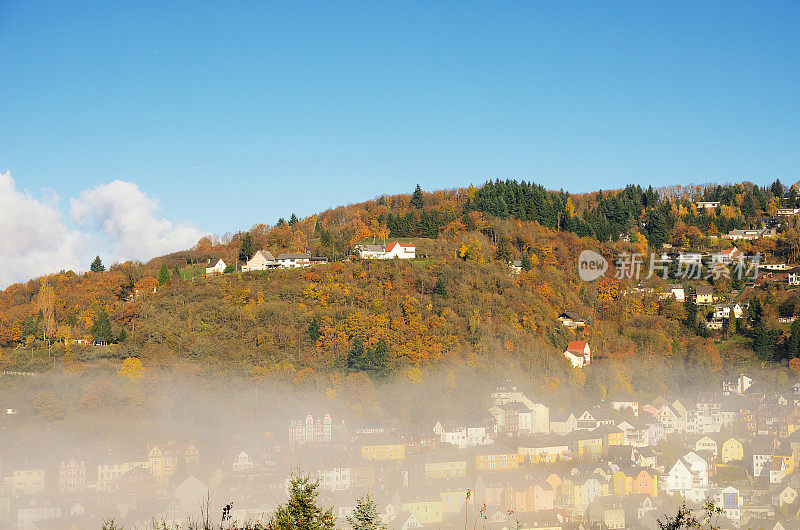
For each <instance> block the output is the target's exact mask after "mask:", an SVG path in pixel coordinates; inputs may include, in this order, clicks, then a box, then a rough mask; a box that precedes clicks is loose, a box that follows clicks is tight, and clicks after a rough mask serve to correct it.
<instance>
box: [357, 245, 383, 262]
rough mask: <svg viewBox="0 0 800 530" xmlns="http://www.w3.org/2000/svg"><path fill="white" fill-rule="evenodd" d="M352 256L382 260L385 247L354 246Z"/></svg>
mask: <svg viewBox="0 0 800 530" xmlns="http://www.w3.org/2000/svg"><path fill="white" fill-rule="evenodd" d="M354 254H355V255H356V256H358V257H359V258H361V259H383V256H384V254H386V247H384V246H383V245H356V248H355V249H354Z"/></svg>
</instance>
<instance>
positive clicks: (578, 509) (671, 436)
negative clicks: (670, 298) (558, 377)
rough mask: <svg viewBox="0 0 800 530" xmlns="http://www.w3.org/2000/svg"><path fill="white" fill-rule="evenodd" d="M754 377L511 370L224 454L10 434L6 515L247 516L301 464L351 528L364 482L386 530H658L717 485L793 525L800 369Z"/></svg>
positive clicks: (289, 425)
mask: <svg viewBox="0 0 800 530" xmlns="http://www.w3.org/2000/svg"><path fill="white" fill-rule="evenodd" d="M586 347H588V344H586V343H585V342H584V343H580V342H577V341H576V343H574V344H573V343H571V345H570V347H569V348H568V350H569V351H571V352H573V353H576V354H581V353H587V352H586V349H585V348H586ZM757 387H758V383H757V382H755V381H754V380H753V379H752V378H750V377H749V376H747V375H744V374H740V375H739V376H736V377H731V378H730V379H725V380H724V382H723V384H722V388H721V389H720V390H717V391H715V390H714V389H710V388H708V389H703V390H702V391H698V392H694V393H692V394H691V395H689V396H680V397H676V396H668V395H662V396H647V398H646V399H644V398H642V399H643V400H642V401H640V399H639V398H638V397H637V396H635V395H632V394H622V395H615V396H611V397H609V398H608V399H602V400H601V399H595V400H588V401H585V402H583V403H574V404H565V403H563V402H561V403H553V402H548V401H547V396H546V395H541V396H539V397H533V396H534V394H532V393H526V392H523V391H522V390H521V389H520V388H519V387H518V386H517V385H516V384H514V383H513V382H512V381H504V382H502V383H501V384H499V385H497V386H496V387H495V388H494V390H493V391H489V392H486V394H484V395H483V399H482V404H480V405H478V406H477V407H475V408H469V409H461V408H459V409H458V410H457V411H453V412H451V413H448V412H440V413H439V414H438V415H437V416H435V417H432V418H431V419H430V420H431V421H429V422H427V423H426V424H414V425H411V426H409V425H403V424H402V422H400V421H399V420H397V419H370V420H364V419H355V418H345V417H340V416H339V415H338V414H337V413H334V412H329V411H317V410H313V409H308V410H307V411H306V412H301V413H299V414H292V413H289V414H287V415H285V416H284V417H283V418H275V419H270V420H265V421H268V422H269V423H268V424H269V427H267V425H266V424H264V425H261V426H260V428H259V429H256V430H255V432H253V433H248V432H247V431H244V430H242V431H237V432H235V433H232V436H231V437H230V439H229V440H228V441H227V442H228V443H225V444H224V445H223V446H222V447H220V448H217V449H214V450H213V451H212V450H211V447H213V444H212V445H208V444H198V445H200V446H202V447H203V448H204V449H203V451H202V458H203V459H202V461H201V451H199V450H198V449H197V447H198V445H194V444H193V443H188V442H160V441H159V442H155V443H151V444H150V445H148V446H147V449H146V451H145V450H142V451H138V452H135V453H134V454H127V453H119V452H117V451H118V450H116V449H110V448H106V449H104V450H102V451H101V453H102V454H101V455H100V456H97V455H88V454H85V453H83V452H81V453H80V454H76V452H75V451H73V452H71V453H70V454H69V455H68V456H66V457H62V458H60V459H56V460H42V459H37V458H35V457H33V456H32V455H33V454H32V452H31V451H32V450H31V449H30V448H29V447H26V446H25V445H19V446H13V447H9V448H4V452H3V455H4V458H5V460H4V461H3V468H2V475H1V476H0V478H2V480H1V481H0V527H2V528H24V529H26V530H28V529H31V530H33V529H36V528H65V529H69V528H98V524H97V522H98V520H97V513H95V512H97V511H98V510H99V509H102V513H103V514H108V515H109V516H114V517H115V519H116V520H117V522H118V523H119V524H120V525H122V524H124V526H125V528H133V529H145V528H152V521H153V520H157V521H162V520H163V521H164V522H165V524H166V525H168V526H171V527H172V526H174V525H177V524H184V523H185V520H186V517H187V516H197V514H198V511H199V508H198V507H199V506H200V504H201V502H202V501H204V500H205V499H207V497H208V496H209V495H210V496H211V498H212V499H213V498H222V499H225V500H226V502H227V500H228V499H230V500H233V501H234V505H233V510H232V513H231V516H232V518H233V519H234V520H239V521H251V520H256V519H257V518H258V517H261V516H264V515H266V516H269V514H270V513H271V511H272V510H274V507H275V505H276V504H277V503H278V502H284V501H285V495H286V493H285V492H286V482H287V477H288V476H289V475H290V474H291V473H292V472H295V471H296V470H297V464H298V462H301V463H302V466H303V468H302V469H303V472H304V473H309V474H310V475H311V477H312V478H313V479H316V480H319V490H320V497H319V501H320V503H321V504H322V505H323V506H333V507H334V516H335V517H336V518H337V520H338V522H339V523H341V524H344V522H345V521H346V517H347V516H349V515H351V514H352V512H353V509H354V507H355V500H356V498H357V497H359V496H361V495H364V494H366V493H367V492H368V493H369V494H370V496H371V497H372V499H373V500H374V501H375V503H376V508H377V510H378V513H379V515H380V517H381V519H382V521H383V522H384V523H385V524H387V526H388V528H390V529H401V530H403V529H406V530H407V529H411V528H423V529H425V528H430V529H436V528H461V526H460V525H463V521H464V520H465V515H467V517H468V518H472V517H476V516H478V514H483V515H482V516H481V517H485V519H481V528H486V529H489V530H503V529H508V528H547V529H549V530H578V529H581V528H585V529H589V528H609V529H611V528H616V529H627V528H631V529H639V528H656V527H657V524H656V519H657V518H661V519H662V520H663V518H664V515H665V514H674V513H675V511H676V509H677V507H678V506H680V505H681V504H682V503H683V502H684V501H685V502H687V503H689V506H690V507H692V508H698V507H699V506H700V505H702V503H703V502H705V501H706V500H707V499H708V500H713V501H714V502H715V504H716V505H717V506H718V507H719V508H720V509H721V510H722V512H721V513H720V514H719V516H718V517H717V518H716V519H715V524H717V526H718V527H719V528H720V529H725V530H729V529H745V528H753V529H755V528H770V529H773V530H774V529H781V528H782V529H785V530H788V529H791V528H797V527H798V524H797V523H798V520H800V474H798V473H797V472H796V471H797V469H798V466H800V383H798V384H796V385H794V386H793V387H791V388H786V389H784V391H778V392H775V393H771V394H764V393H761V392H754V388H757ZM532 390H533V391H535V389H532ZM255 421H261V420H255ZM273 422H274V423H273ZM265 430H267V432H266V433H265V432H264V431H265ZM97 443H98V444H100V445H102V442H100V441H98V442H97ZM207 446H208V447H209V450H208V451H206V449H205V447H207ZM142 449H144V448H142ZM26 451H27V453H26ZM39 458H40V457H39ZM262 520H263V519H262ZM589 521H591V522H595V523H598V524H597V525H593V526H590V525H589V524H588V522H589ZM518 523H519V524H518Z"/></svg>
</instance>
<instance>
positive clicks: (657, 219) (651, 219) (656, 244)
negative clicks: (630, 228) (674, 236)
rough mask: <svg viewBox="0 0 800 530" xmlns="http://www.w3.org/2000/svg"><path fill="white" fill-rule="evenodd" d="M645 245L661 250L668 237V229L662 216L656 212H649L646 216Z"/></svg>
mask: <svg viewBox="0 0 800 530" xmlns="http://www.w3.org/2000/svg"><path fill="white" fill-rule="evenodd" d="M646 228H647V236H646V237H647V243H648V244H649V245H650V246H651V247H652V248H661V247H662V246H664V243H666V242H667V238H668V237H669V228H667V222H666V221H665V220H664V216H663V215H661V213H660V212H658V211H657V210H651V211H650V214H649V215H648V216H647V227H646Z"/></svg>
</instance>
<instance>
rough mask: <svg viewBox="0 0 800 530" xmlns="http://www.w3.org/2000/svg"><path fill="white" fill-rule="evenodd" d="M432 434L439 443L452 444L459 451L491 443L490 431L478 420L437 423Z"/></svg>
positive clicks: (468, 419) (469, 419)
mask: <svg viewBox="0 0 800 530" xmlns="http://www.w3.org/2000/svg"><path fill="white" fill-rule="evenodd" d="M433 433H434V434H436V436H438V438H439V442H441V443H449V444H452V445H454V446H456V447H458V448H459V449H464V448H466V447H476V446H479V445H488V444H491V443H493V439H492V436H491V432H490V430H489V429H487V427H486V423H485V422H484V421H482V420H480V419H473V418H467V419H463V420H460V421H437V422H436V425H434V426H433Z"/></svg>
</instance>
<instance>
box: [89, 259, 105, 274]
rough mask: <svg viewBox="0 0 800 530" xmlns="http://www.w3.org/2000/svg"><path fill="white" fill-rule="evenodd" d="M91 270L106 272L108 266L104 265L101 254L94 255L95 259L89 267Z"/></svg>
mask: <svg viewBox="0 0 800 530" xmlns="http://www.w3.org/2000/svg"><path fill="white" fill-rule="evenodd" d="M89 270H90V271H92V272H104V271H105V270H106V266H105V265H103V260H101V259H100V256H95V257H94V261H93V262H92V265H91V266H90V267H89Z"/></svg>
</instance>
